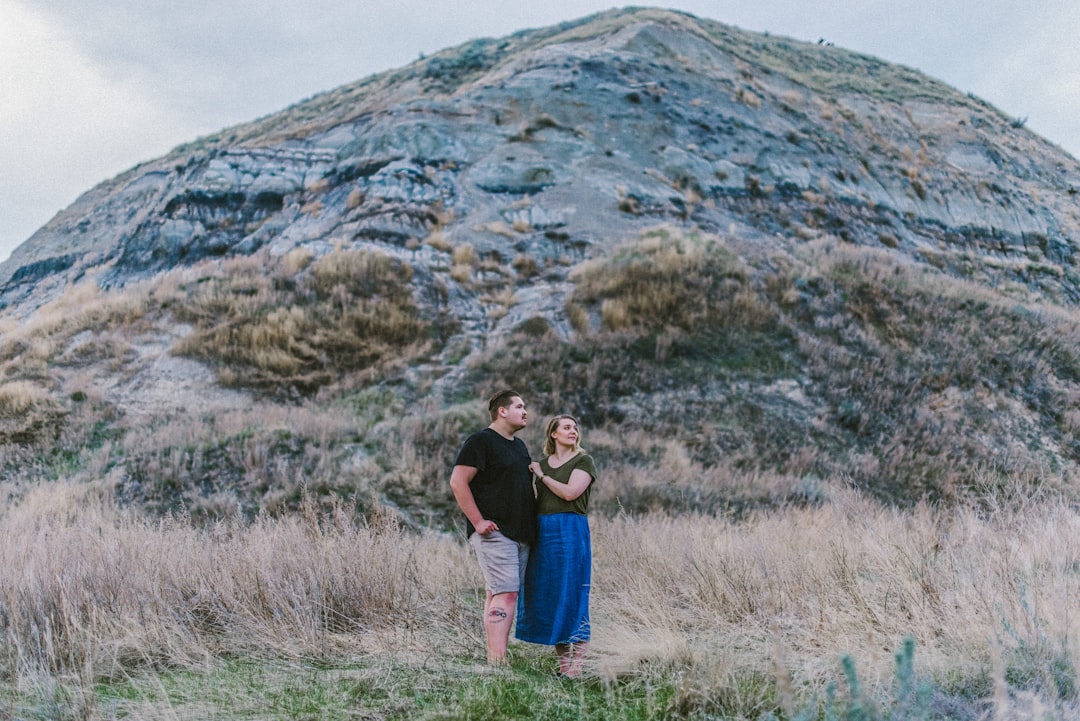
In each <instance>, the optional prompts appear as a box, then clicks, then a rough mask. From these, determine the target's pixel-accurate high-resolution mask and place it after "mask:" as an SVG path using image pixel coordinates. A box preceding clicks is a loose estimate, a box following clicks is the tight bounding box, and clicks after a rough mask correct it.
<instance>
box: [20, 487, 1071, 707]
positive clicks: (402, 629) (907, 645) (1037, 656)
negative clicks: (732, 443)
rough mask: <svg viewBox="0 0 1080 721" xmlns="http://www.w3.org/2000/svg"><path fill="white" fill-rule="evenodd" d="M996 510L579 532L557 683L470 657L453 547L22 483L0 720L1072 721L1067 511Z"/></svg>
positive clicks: (463, 554) (533, 653) (478, 648)
mask: <svg viewBox="0 0 1080 721" xmlns="http://www.w3.org/2000/svg"><path fill="white" fill-rule="evenodd" d="M8 490H9V492H10V491H11V489H8ZM1002 493H1003V492H1002V491H1000V490H998V491H995V492H994V493H993V494H991V495H987V496H985V497H984V498H982V499H981V502H980V503H977V504H974V503H973V504H970V505H962V506H958V507H955V508H951V509H949V510H936V509H933V508H931V507H929V506H926V505H920V506H916V507H913V508H910V509H908V510H897V509H886V508H884V507H882V506H881V505H880V504H877V503H875V502H872V501H870V500H868V499H866V498H865V497H862V496H861V495H859V494H858V493H856V492H853V491H850V490H846V489H841V488H836V489H832V490H831V491H829V492H828V494H827V495H828V496H829V497H828V498H827V499H826V500H825V501H824V502H823V503H822V504H820V505H818V506H816V507H801V508H795V507H791V508H778V509H774V510H771V511H767V512H760V513H752V514H747V515H745V516H744V517H742V518H740V519H738V520H735V519H731V518H723V517H719V518H717V517H706V516H700V515H680V516H670V515H665V514H654V515H646V516H636V517H635V516H631V515H628V514H624V515H621V516H616V517H611V518H594V519H593V521H592V526H593V534H594V555H595V558H594V569H595V573H594V590H593V624H594V644H593V646H592V651H591V658H590V661H589V668H588V677H587V678H586V679H585V680H584V681H582V682H580V683H578V684H575V685H573V688H568V686H567V684H566V683H565V682H559V681H558V680H557V679H554V678H552V677H551V671H552V668H553V667H552V663H551V654H550V650H549V649H544V648H538V647H532V646H529V645H526V644H515V645H514V646H513V648H512V653H511V665H510V667H509V668H508V669H502V670H491V669H488V668H486V667H485V666H484V665H483V663H482V660H483V656H482V640H481V639H482V632H481V629H480V624H479V613H478V609H479V603H480V598H481V593H482V589H481V580H480V578H479V574H478V571H477V569H476V567H475V563H474V562H473V559H472V557H471V556H470V554H469V550H468V547H467V546H466V544H465V543H464V541H463V539H461V538H459V537H457V536H455V535H453V534H444V533H436V532H433V531H424V532H417V531H412V530H408V529H405V528H403V527H402V526H401V525H400V524H399V523H397V522H396V521H395V520H394V516H393V514H391V513H378V512H376V513H373V514H371V515H369V516H367V517H365V518H360V517H356V516H354V515H352V514H350V513H348V512H346V511H344V510H338V511H337V512H329V513H319V512H317V511H316V510H315V509H314V508H312V507H308V508H305V509H304V510H303V511H302V512H300V513H297V514H293V515H289V516H287V517H282V518H277V519H271V518H268V517H263V518H259V519H257V520H255V521H253V522H248V521H239V520H238V521H228V520H222V521H220V522H218V523H216V524H212V525H195V524H193V523H191V522H190V521H189V520H187V519H186V518H184V517H170V518H167V519H158V520H148V519H146V518H145V517H139V516H136V515H134V514H133V513H132V512H130V511H125V510H120V509H118V508H117V507H116V506H115V505H114V503H113V502H112V500H111V499H110V497H109V494H108V493H107V492H104V491H101V490H100V489H98V490H95V488H94V487H92V486H87V485H78V486H74V485H66V484H62V483H61V484H50V485H42V486H41V487H39V488H37V489H34V490H32V491H30V492H29V493H26V494H25V495H20V496H19V497H18V498H17V499H15V498H12V497H11V495H10V493H9V498H12V500H11V503H10V504H9V505H8V506H6V508H5V510H4V512H3V514H2V516H0V633H2V635H0V664H2V665H0V679H2V686H0V688H2V690H0V716H2V717H3V718H78V719H111V718H140V719H149V718H161V719H189V718H190V719H195V718H223V719H229V718H313V719H314V718H399V719H405V718H410V719H415V718H427V719H436V718H438V719H447V718H521V719H524V718H605V719H606V718H642V719H666V718H685V719H712V718H734V719H753V718H766V717H773V718H783V719H794V718H802V719H808V718H851V719H864V718H865V719H871V718H905V719H906V718H950V719H954V718H971V719H976V718H980V719H981V718H998V719H1006V718H1008V719H1036V718H1038V719H1045V718H1075V717H1076V716H1077V715H1078V714H1080V707H1078V706H1077V701H1078V695H1077V691H1078V689H1077V686H1076V669H1075V666H1074V663H1075V662H1074V659H1075V658H1076V657H1077V653H1078V652H1080V647H1078V642H1080V635H1078V632H1080V625H1078V621H1080V619H1078V617H1077V615H1076V613H1075V598H1076V596H1077V591H1078V586H1080V540H1078V539H1080V512H1078V511H1077V509H1076V508H1074V507H1073V506H1072V505H1071V504H1069V503H1067V502H1065V501H1064V500H1063V499H1061V498H1059V497H1056V496H1054V495H1052V494H1045V493H1044V494H1040V493H1038V492H1034V491H1032V490H1031V488H1028V487H1024V486H1020V485H1017V487H1015V488H1013V489H1012V490H1011V491H1010V492H1009V495H1008V496H1003V495H1002ZM484 709H487V710H486V711H485V710H484ZM492 709H498V711H497V712H496V711H495V710H492Z"/></svg>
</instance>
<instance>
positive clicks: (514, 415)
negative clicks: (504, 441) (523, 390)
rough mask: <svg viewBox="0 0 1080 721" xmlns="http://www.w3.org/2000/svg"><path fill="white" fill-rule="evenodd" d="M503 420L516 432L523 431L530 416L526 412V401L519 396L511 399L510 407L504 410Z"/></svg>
mask: <svg viewBox="0 0 1080 721" xmlns="http://www.w3.org/2000/svg"><path fill="white" fill-rule="evenodd" d="M502 412H503V418H505V419H506V422H507V423H509V424H510V425H511V426H512V427H513V428H514V429H515V430H521V429H522V428H524V427H525V424H526V423H528V414H527V413H526V412H525V401H523V400H522V399H521V398H518V397H517V396H514V397H513V398H511V399H510V405H508V406H506V408H503V409H502Z"/></svg>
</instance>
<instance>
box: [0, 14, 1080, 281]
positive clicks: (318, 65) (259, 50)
mask: <svg viewBox="0 0 1080 721" xmlns="http://www.w3.org/2000/svg"><path fill="white" fill-rule="evenodd" d="M662 6H663V7H671V8H677V9H680V10H685V11H687V12H690V13H693V14H694V15H697V16H699V17H708V18H712V19H715V20H720V21H721V22H725V23H728V24H730V25H735V26H737V27H740V28H742V29H745V30H754V31H759V32H764V31H767V32H770V33H772V34H774V35H785V36H789V37H793V38H796V39H800V40H807V41H811V42H814V41H817V40H818V39H819V38H824V39H825V40H827V41H829V42H832V43H833V44H835V45H837V46H840V47H844V48H847V49H849V50H854V51H856V52H861V53H865V54H869V55H873V56H876V57H878V58H881V59H882V60H886V61H889V62H896V63H901V64H903V65H908V66H910V67H913V68H916V69H918V70H921V71H923V72H925V73H927V74H928V75H931V76H933V77H935V78H938V79H939V80H942V81H944V82H946V83H948V84H949V85H952V86H954V87H956V88H957V89H959V90H961V91H964V92H970V93H973V94H975V95H977V96H979V97H981V98H983V99H984V100H987V101H988V102H990V103H991V104H993V105H995V106H996V107H998V108H999V109H1000V110H1002V111H1003V112H1005V113H1007V114H1008V115H1011V116H1013V117H1015V118H1025V119H1026V121H1027V127H1028V128H1029V129H1031V130H1033V131H1035V132H1037V133H1039V134H1040V135H1042V136H1044V137H1046V138H1048V139H1049V140H1050V141H1052V142H1054V143H1056V144H1057V145H1059V146H1060V147H1062V148H1064V149H1065V150H1066V151H1068V152H1069V153H1070V154H1072V155H1073V156H1076V157H1080V2H1076V0H1026V1H1025V2H1017V1H1016V0H983V2H981V3H975V2H972V0H837V1H836V2H827V1H826V2H808V1H807V0H752V1H748V0H724V1H720V0H717V1H713V2H708V1H706V0H696V1H695V0H687V1H682V2H678V1H676V0H671V1H669V2H666V3H663V5H662ZM611 7H614V6H613V5H611V4H609V3H607V2H603V1H600V2H594V1H593V0H543V2H540V1H539V0H537V1H536V2H525V3H517V2H505V0H504V1H502V2H495V1H494V0H473V1H472V2H455V1H454V0H429V1H428V2H421V1H420V0H366V1H362V0H308V1H307V2H304V3H299V2H284V1H279V0H186V2H182V3H173V2H168V3H166V2H155V1H154V0H94V2H80V1H79V0H0V68H2V73H3V74H2V78H0V260H3V259H5V258H7V257H8V255H9V254H10V252H11V250H12V249H14V248H15V247H16V246H17V245H18V244H20V243H21V242H23V241H24V240H26V239H27V238H28V237H30V235H31V234H32V233H33V232H34V231H35V230H36V229H37V228H39V227H40V226H42V225H44V224H45V223H46V222H47V221H48V220H49V219H50V218H51V217H52V216H53V215H55V214H56V213H57V212H58V211H60V210H62V209H63V208H64V207H66V206H67V205H69V204H70V203H71V202H73V201H74V200H75V198H76V197H78V196H79V195H80V194H81V193H82V192H84V191H86V190H89V189H90V188H91V187H93V186H94V185H96V184H97V183H99V182H101V181H103V180H106V179H108V178H110V177H112V176H114V175H116V174H118V173H120V172H121V171H123V170H126V169H127V168H130V167H131V166H133V165H135V164H137V163H139V162H142V161H145V160H150V159H153V158H155V157H158V156H160V155H163V154H165V153H166V152H168V151H169V150H170V149H172V148H173V147H175V146H177V145H179V144H181V143H184V142H187V141H189V140H193V139H195V138H197V137H199V136H201V135H206V134H208V133H212V132H215V131H217V130H220V129H222V128H224V127H227V126H230V125H235V124H237V123H242V122H246V121H249V120H254V119H255V118H257V117H260V116H263V115H267V114H269V113H272V112H275V111H277V110H281V109H284V108H285V107H286V106H288V105H291V104H292V103H295V102H297V101H299V100H302V99H304V98H307V97H310V96H311V95H314V94H315V93H318V92H321V91H324V90H329V89H331V88H334V87H337V86H338V85H342V84H344V83H349V82H352V81H354V80H359V79H361V78H363V77H365V76H367V75H370V74H372V73H375V72H379V71H382V70H387V69H390V68H396V67H400V66H402V65H406V64H408V63H410V62H412V61H413V60H416V59H417V58H418V57H419V56H420V55H421V54H431V53H434V52H436V51H438V50H440V49H442V48H444V47H448V46H451V45H457V44H459V43H462V42H465V41H467V40H470V39H474V38H480V37H498V36H502V35H507V34H509V33H512V32H514V31H517V30H521V29H524V28H533V27H540V26H544V25H550V24H553V23H556V22H560V21H562V20H569V19H573V18H577V17H582V16H584V15H588V14H591V13H593V12H598V11H601V10H606V9H609V8H611Z"/></svg>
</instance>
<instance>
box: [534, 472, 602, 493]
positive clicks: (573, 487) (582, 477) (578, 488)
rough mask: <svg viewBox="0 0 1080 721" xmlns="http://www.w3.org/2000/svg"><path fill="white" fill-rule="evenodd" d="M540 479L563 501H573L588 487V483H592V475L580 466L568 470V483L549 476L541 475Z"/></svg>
mask: <svg viewBox="0 0 1080 721" xmlns="http://www.w3.org/2000/svg"><path fill="white" fill-rule="evenodd" d="M540 480H541V481H543V482H544V485H545V486H547V487H548V489H550V490H551V492H552V493H554V494H555V495H556V496H558V497H559V498H561V499H563V500H564V501H573V500H574V499H576V498H577V497H578V496H580V495H581V494H582V493H584V492H585V489H586V488H588V487H589V484H590V483H592V476H590V475H589V474H588V473H586V472H585V471H583V470H581V469H580V468H575V469H574V470H573V471H571V472H570V481H569V482H568V483H559V482H558V481H556V480H555V479H554V478H552V477H551V476H543V477H542V478H541V479H540Z"/></svg>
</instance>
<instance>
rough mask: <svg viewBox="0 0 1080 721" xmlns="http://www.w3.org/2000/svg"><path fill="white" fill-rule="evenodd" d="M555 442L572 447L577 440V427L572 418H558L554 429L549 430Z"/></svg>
mask: <svg viewBox="0 0 1080 721" xmlns="http://www.w3.org/2000/svg"><path fill="white" fill-rule="evenodd" d="M551 437H552V438H554V439H555V442H556V443H558V444H561V445H564V446H570V447H571V448H573V447H574V446H576V445H577V442H578V427H577V423H575V422H574V419H573V418H560V419H559V423H558V425H556V426H555V430H554V431H552V432H551Z"/></svg>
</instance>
